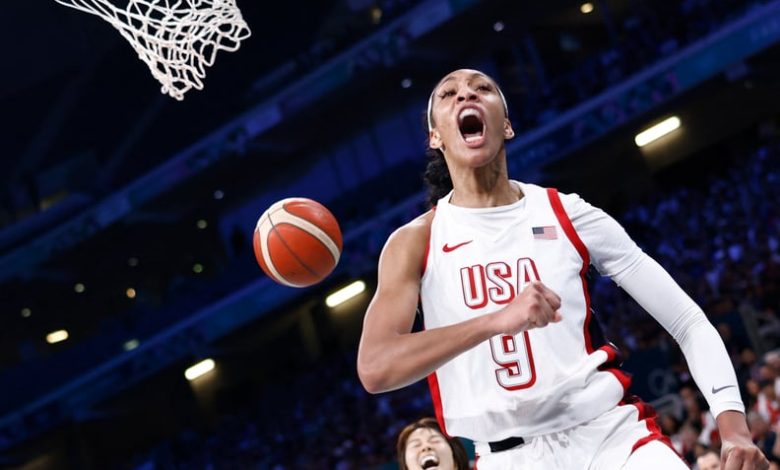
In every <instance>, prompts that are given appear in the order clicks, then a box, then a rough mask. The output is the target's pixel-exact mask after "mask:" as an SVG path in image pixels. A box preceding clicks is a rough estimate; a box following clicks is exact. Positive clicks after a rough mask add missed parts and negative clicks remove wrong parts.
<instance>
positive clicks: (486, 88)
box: [477, 83, 493, 91]
mask: <svg viewBox="0 0 780 470" xmlns="http://www.w3.org/2000/svg"><path fill="white" fill-rule="evenodd" d="M492 89H493V87H491V86H490V85H488V84H487V83H481V84H479V85H478V86H477V90H479V91H490V90H492Z"/></svg>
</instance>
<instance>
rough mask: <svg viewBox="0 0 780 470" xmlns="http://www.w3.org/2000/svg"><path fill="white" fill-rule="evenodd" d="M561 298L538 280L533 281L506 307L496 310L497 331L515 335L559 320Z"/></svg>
mask: <svg viewBox="0 0 780 470" xmlns="http://www.w3.org/2000/svg"><path fill="white" fill-rule="evenodd" d="M560 308H561V298H560V297H559V296H558V294H556V293H555V292H553V291H552V290H550V289H549V288H548V287H547V286H545V285H544V284H542V283H541V282H539V281H534V282H532V283H531V284H530V285H528V287H526V288H525V289H523V292H521V293H520V295H518V296H517V297H515V298H514V299H513V300H512V301H511V302H510V303H509V304H508V305H507V306H506V307H504V308H503V309H501V310H499V311H498V312H496V313H495V314H494V315H495V317H494V318H495V321H496V322H497V323H496V328H497V330H498V333H500V334H506V335H515V334H517V333H519V332H521V331H526V330H530V329H532V328H541V327H543V326H547V324H549V323H556V322H559V321H561V314H560V312H559V311H558V309H560Z"/></svg>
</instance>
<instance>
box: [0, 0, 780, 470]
mask: <svg viewBox="0 0 780 470" xmlns="http://www.w3.org/2000/svg"><path fill="white" fill-rule="evenodd" d="M239 6H240V7H241V9H242V11H243V13H244V17H245V19H246V20H247V23H248V24H249V26H250V28H251V29H252V33H253V34H252V36H251V37H250V38H249V39H247V40H246V41H245V42H244V43H243V44H242V46H241V48H240V49H239V50H238V51H237V52H232V53H227V52H224V53H220V55H218V57H217V61H216V63H215V65H214V66H213V67H211V68H210V69H209V70H208V72H207V76H206V79H205V89H204V90H203V91H191V92H188V94H187V95H186V98H185V99H184V101H182V102H178V101H175V100H173V99H171V98H170V97H167V96H164V95H162V94H160V92H159V84H158V83H157V82H156V81H155V80H154V79H153V78H152V77H151V76H150V75H149V72H148V70H147V68H146V67H145V66H144V64H142V63H141V62H140V61H138V60H137V57H136V56H135V53H134V52H133V51H132V49H131V48H130V47H129V45H128V44H127V43H126V42H125V41H124V39H122V38H121V37H120V36H119V35H118V34H117V32H116V31H115V30H113V29H112V28H111V27H110V25H108V24H107V23H104V22H102V21H101V20H100V19H98V18H96V17H94V16H90V15H86V14H84V13H81V12H77V11H75V10H71V9H67V8H65V7H62V6H60V5H58V4H56V3H54V2H47V1H41V0H37V1H30V0H5V1H4V2H3V5H2V7H0V11H1V12H2V14H0V24H1V25H2V27H0V38H2V43H3V44H5V45H6V46H5V48H4V52H3V65H2V71H3V73H2V74H0V110H1V112H2V126H0V141H2V143H3V151H2V152H0V159H2V168H3V171H2V172H0V180H2V186H1V187H0V282H1V283H2V286H1V287H0V314H1V315H2V320H1V321H2V323H0V325H1V327H0V384H2V387H0V466H3V467H7V468H24V469H44V468H46V469H48V468H69V469H70V468H72V469H92V468H95V469H104V468H118V469H131V468H132V469H154V468H161V469H163V468H261V469H265V468H272V469H293V468H296V469H297V468H312V469H320V468H334V469H351V468H367V467H368V468H371V467H378V468H379V467H387V468H395V467H394V443H395V437H396V436H397V433H398V431H399V430H400V429H401V427H403V426H404V425H405V424H406V423H408V422H409V421H411V420H413V419H416V418H418V417H421V416H426V415H431V414H432V413H433V410H432V406H431V403H430V398H429V396H428V392H427V387H426V385H425V384H423V383H418V384H415V385H413V386H411V387H409V388H407V389H404V390H401V391H397V392H393V393H387V394H382V395H377V396H371V395H368V394H367V393H366V392H365V391H364V390H363V389H362V387H361V386H360V384H359V382H358V380H357V376H356V372H355V365H354V364H355V354H356V348H357V339H358V337H359V334H360V328H361V321H362V315H363V313H364V312H365V308H366V305H367V302H368V300H369V299H370V296H371V294H372V290H373V287H374V286H375V278H376V271H375V270H376V262H377V258H378V254H379V251H380V250H381V247H382V245H383V243H384V241H385V239H386V237H387V236H388V234H389V233H390V232H391V231H392V230H393V229H394V228H396V227H397V226H399V225H401V224H402V223H404V222H406V221H408V220H410V219H411V218H412V217H414V216H415V215H416V214H418V213H420V212H421V211H423V210H425V204H424V197H425V195H424V192H423V189H422V182H421V174H422V172H423V170H424V167H425V157H424V150H425V138H426V136H425V131H424V127H423V125H422V116H423V110H424V107H425V102H426V99H427V96H428V94H429V93H430V90H431V89H432V87H433V85H434V84H435V83H436V81H437V80H438V79H439V78H441V77H442V76H443V75H444V74H445V73H447V72H449V71H450V70H452V69H455V68H460V67H471V68H478V69H481V70H483V71H485V72H486V73H488V74H490V75H492V76H493V77H495V78H496V79H497V80H498V81H499V82H500V83H501V85H502V87H503V89H504V92H505V94H506V96H507V99H508V101H509V111H510V117H511V120H512V122H513V124H514V126H515V129H516V131H517V132H518V137H517V138H516V139H515V140H513V141H512V142H511V143H509V145H508V155H509V162H510V174H511V176H512V177H514V178H516V179H521V180H524V181H529V182H534V183H538V184H543V185H547V186H555V187H557V188H559V189H560V190H561V191H564V192H577V193H579V194H581V195H582V196H583V197H585V198H586V199H587V200H589V201H590V202H592V203H593V204H595V205H598V206H601V207H603V208H604V209H606V210H607V211H609V212H610V213H611V214H612V215H614V216H615V217H616V218H617V219H618V220H619V221H621V223H623V224H624V226H625V227H626V228H627V230H628V232H629V233H630V234H631V236H632V237H634V238H635V239H636V240H637V241H638V242H639V243H640V245H641V246H642V247H643V249H644V250H645V251H647V252H648V253H650V254H651V255H652V256H654V257H655V258H656V259H658V260H659V261H660V262H661V264H662V265H664V266H665V267H666V268H667V269H668V270H669V271H670V272H671V273H672V275H673V276H674V277H675V278H676V279H677V280H678V281H679V282H680V283H681V284H682V285H683V287H684V288H685V289H686V291H687V292H689V293H690V294H691V295H692V296H693V297H694V298H695V299H696V300H697V302H699V304H700V305H702V307H703V308H704V309H705V311H706V312H707V314H708V316H709V317H710V319H711V321H712V323H713V324H714V325H716V326H717V327H718V330H719V331H720V332H721V335H722V336H723V338H724V340H725V341H726V344H727V347H728V348H729V351H730V353H731V355H732V359H733V361H734V364H735V367H736V368H737V371H738V376H739V378H740V386H741V387H742V389H743V390H742V393H743V398H744V400H745V402H746V404H747V406H748V407H749V409H750V410H753V411H755V412H754V413H751V421H750V423H751V427H753V430H754V434H755V436H756V439H757V440H759V441H760V443H761V445H762V446H763V445H767V444H766V442H769V440H770V439H771V440H772V441H773V440H774V437H773V435H774V425H775V423H776V421H777V417H778V411H777V410H778V406H777V403H776V399H775V391H774V385H775V380H776V379H777V377H778V374H780V364H779V363H780V357H778V356H777V355H776V354H775V353H774V352H773V350H774V349H775V348H776V347H777V346H778V339H780V319H779V318H778V316H777V313H778V308H779V305H780V295H779V294H778V282H779V281H780V249H779V248H778V244H779V239H780V236H779V235H778V232H780V230H779V229H780V209H779V208H780V204H779V203H780V127H778V124H779V121H778V118H780V112H779V110H780V47H779V46H778V41H780V1H737V0H684V1H681V2H665V1H664V2H661V1H650V0H597V1H594V2H592V3H587V4H585V3H583V2H574V1H564V0H550V1H545V2H516V1H508V0H486V1H476V0H425V1H413V0H384V1H382V0H379V1H375V0H330V1H319V2H278V3H274V4H267V3H266V2H250V1H247V0H241V1H239ZM670 116H677V117H678V118H679V119H680V121H681V127H680V128H679V129H678V130H676V131H674V132H672V133H670V134H669V135H667V136H665V137H663V138H661V139H659V140H658V141H656V142H654V143H651V144H649V145H647V146H645V147H642V148H639V147H637V145H636V144H635V143H634V136H635V135H636V134H637V133H638V132H639V131H641V130H643V129H645V128H647V127H648V126H650V125H652V124H654V123H657V122H659V121H661V120H663V119H666V118H668V117H670ZM290 196H303V197H310V198H313V199H316V200H318V201H320V202H322V203H324V204H325V205H327V206H328V207H329V208H330V209H331V210H332V211H333V213H334V214H335V215H336V217H337V218H338V219H339V221H340V223H341V227H342V230H343V232H344V236H345V243H344V253H343V256H342V259H341V262H340V263H339V266H338V268H337V270H336V272H334V274H333V275H331V276H330V277H329V278H328V279H327V280H326V281H324V282H323V283H322V284H320V285H317V286H315V287H312V288H308V289H291V288H286V287H281V286H279V285H276V284H274V283H272V282H271V281H270V280H269V279H268V278H267V277H265V276H264V274H263V273H262V272H261V270H260V269H259V267H258V266H257V264H256V262H255V260H254V255H253V253H252V248H251V237H252V231H253V228H254V225H255V222H256V219H257V217H258V215H259V214H260V213H261V212H262V211H263V210H265V208H267V207H268V206H269V205H270V204H271V203H273V202H274V201H276V200H278V199H281V198H283V197H290ZM355 280H362V281H364V282H365V283H366V285H367V289H366V291H365V292H363V293H361V294H359V295H358V296H357V297H355V298H352V299H351V300H349V301H347V302H346V303H344V304H342V305H339V306H337V307H335V308H329V307H327V306H326V305H325V303H324V299H325V296H326V295H328V294H330V293H331V292H333V291H335V290H336V289H338V288H339V287H342V286H344V285H347V284H349V283H351V282H353V281H355ZM590 287H591V293H592V297H593V305H594V308H595V309H596V315H597V318H598V319H599V321H600V322H601V323H602V325H603V326H604V328H605V330H606V332H607V334H608V336H609V339H611V340H612V341H613V342H615V343H616V344H617V345H619V346H620V347H621V349H622V350H623V351H624V353H625V357H626V361H625V364H624V365H625V368H626V369H627V370H629V371H630V372H632V373H633V374H634V384H633V386H632V391H634V392H635V393H637V394H639V395H640V396H642V397H643V398H644V399H646V400H648V401H653V403H654V404H655V405H656V408H658V409H659V411H660V413H661V415H662V417H663V419H662V420H661V422H662V425H663V426H664V429H665V430H666V431H667V432H669V433H670V434H672V436H673V441H674V443H675V445H676V446H677V447H678V450H680V452H681V453H683V454H684V455H685V457H686V458H687V459H689V460H690V461H693V459H694V458H695V455H696V453H697V452H701V450H702V449H703V448H704V447H705V446H715V447H717V436H716V435H713V434H712V433H711V432H710V431H711V429H710V428H708V426H709V425H710V424H711V420H710V419H709V418H708V414H707V412H706V407H705V406H703V404H702V403H701V399H700V397H697V396H696V394H695V393H694V392H693V391H692V390H691V389H690V377H689V376H688V374H687V371H686V368H685V365H684V360H683V359H682V358H681V355H680V353H679V350H677V349H676V345H674V344H673V341H672V340H671V338H670V337H669V336H668V335H666V334H665V333H664V332H663V331H662V330H660V328H659V327H658V326H657V324H655V322H654V321H653V320H652V319H651V318H650V317H649V316H647V315H646V314H644V313H643V312H642V311H641V309H640V308H639V307H638V306H636V305H635V304H634V303H633V301H631V300H630V299H629V298H628V297H627V296H625V295H624V294H623V293H622V292H621V291H619V289H618V288H617V287H615V285H614V284H613V283H612V282H611V281H609V280H608V279H601V278H599V277H598V274H597V273H595V272H594V273H592V275H591V282H590ZM57 330H66V331H67V335H68V337H67V340H65V341H60V342H56V343H49V342H47V335H48V334H50V333H52V332H54V331H57ZM207 358H211V359H213V361H214V363H215V368H214V370H212V371H211V372H209V373H207V374H206V375H203V376H202V377H199V378H197V379H195V380H192V381H189V380H187V379H186V378H185V376H184V370H185V369H186V368H187V367H189V366H191V365H193V364H195V363H196V362H199V361H201V360H203V359H207ZM768 449H769V452H770V453H771V445H770V446H769V447H768Z"/></svg>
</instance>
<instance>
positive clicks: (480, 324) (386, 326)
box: [357, 212, 560, 393]
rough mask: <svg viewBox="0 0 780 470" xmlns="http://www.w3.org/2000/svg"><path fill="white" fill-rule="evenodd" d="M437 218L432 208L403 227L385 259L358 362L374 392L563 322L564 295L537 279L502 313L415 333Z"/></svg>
mask: <svg viewBox="0 0 780 470" xmlns="http://www.w3.org/2000/svg"><path fill="white" fill-rule="evenodd" d="M432 218H433V213H432V212H429V213H427V214H425V215H423V216H421V217H419V218H418V219H415V220H414V221H412V222H411V223H409V224H407V225H405V226H404V227H402V228H400V229H399V230H397V231H396V232H395V233H394V234H393V235H391V236H390V238H389V239H388V241H387V244H386V245H385V248H384V250H383V251H382V255H381V257H380V259H379V271H378V272H379V274H378V276H379V279H378V285H377V290H376V293H375V294H374V298H373V300H372V301H371V304H370V305H369V307H368V310H367V312H366V316H365V319H364V324H363V334H362V337H361V340H360V346H359V349H358V361H357V362H358V364H357V367H358V375H359V377H360V380H361V382H362V383H363V386H364V387H365V388H366V390H368V391H369V392H371V393H379V392H385V391H389V390H395V389H397V388H401V387H403V386H406V385H408V384H411V383H414V382H416V381H418V380H420V379H422V378H424V377H425V376H427V375H428V374H430V373H431V372H433V371H434V370H436V369H437V368H438V367H439V366H441V365H442V364H444V363H445V362H447V361H449V360H450V359H452V358H454V357H455V356H457V355H458V354H460V353H462V352H464V351H466V350H468V349H470V348H472V347H474V346H476V345H477V344H479V343H481V342H482V341H486V340H487V339H489V338H490V337H492V336H495V335H497V334H515V333H517V332H520V331H524V330H528V329H531V328H540V327H543V326H545V325H547V324H548V323H550V322H556V321H560V314H559V313H558V309H559V308H560V298H559V297H558V296H557V295H556V294H555V293H553V292H552V291H551V290H550V289H548V288H547V287H545V286H544V285H543V284H542V283H534V284H532V285H531V286H529V288H527V289H525V290H524V291H523V292H522V293H521V294H520V295H518V296H517V297H516V298H515V299H514V300H513V301H512V302H511V303H509V304H508V305H507V306H506V307H504V308H503V309H502V310H500V311H498V312H495V313H493V314H487V315H481V316H477V317H475V318H473V319H471V320H468V321H465V322H462V323H458V324H455V325H451V326H447V327H442V328H435V329H431V330H425V331H420V332H415V333H412V332H411V331H412V326H413V323H414V316H415V312H416V307H417V301H418V296H419V292H420V279H421V275H422V266H423V258H424V256H425V252H426V246H427V243H428V234H429V231H430V223H431V220H432Z"/></svg>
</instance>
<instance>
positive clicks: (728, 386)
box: [712, 385, 735, 394]
mask: <svg viewBox="0 0 780 470" xmlns="http://www.w3.org/2000/svg"><path fill="white" fill-rule="evenodd" d="M734 386H735V385H724V386H723V387H720V388H715V386H714V385H713V386H712V393H713V394H716V393H718V392H720V391H721V390H724V389H727V388H730V387H734Z"/></svg>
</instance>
